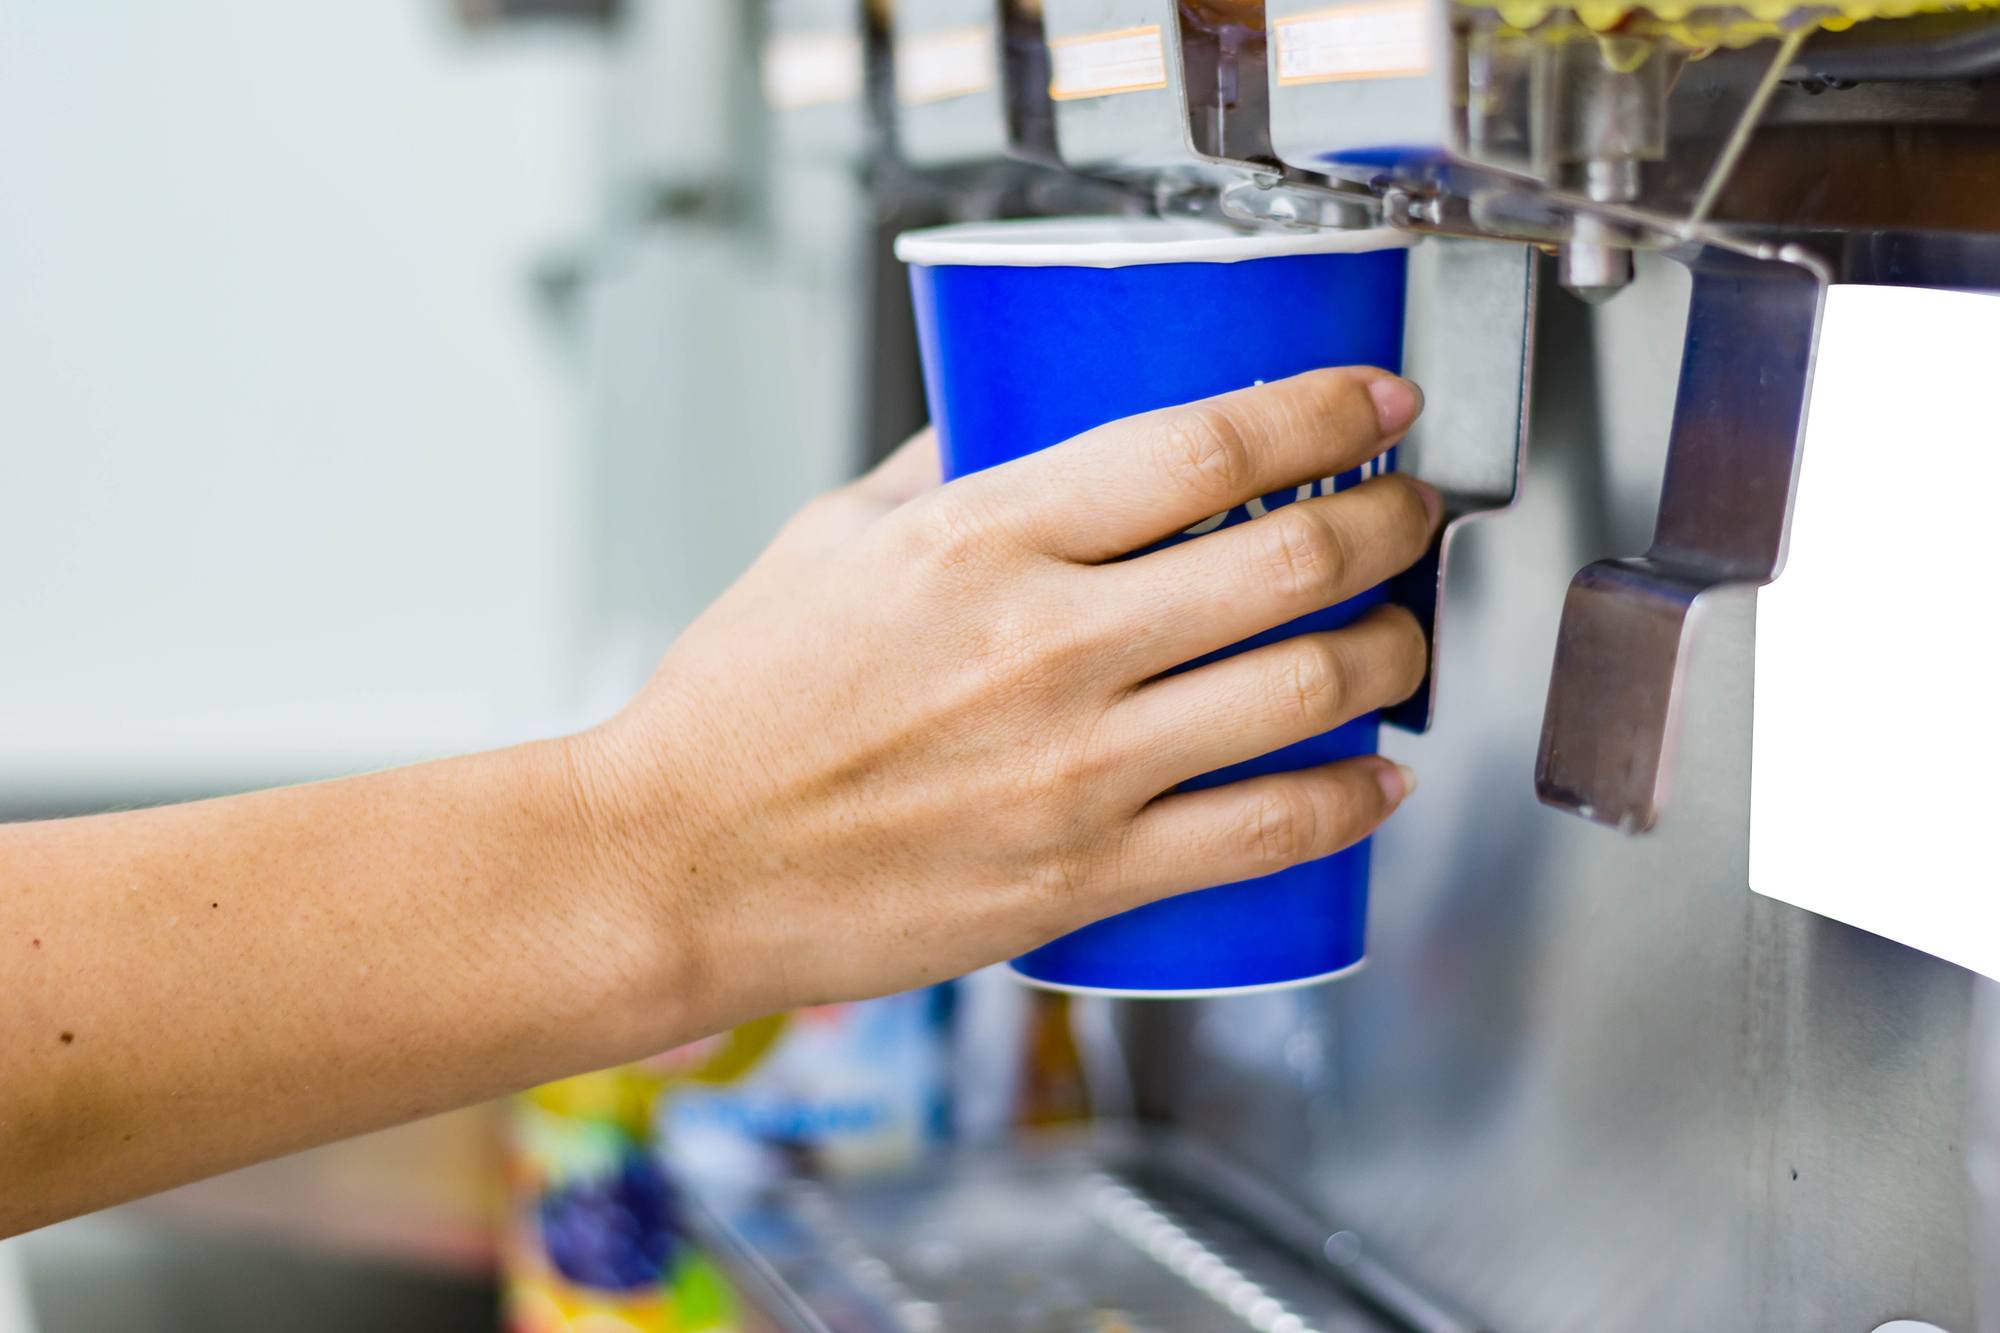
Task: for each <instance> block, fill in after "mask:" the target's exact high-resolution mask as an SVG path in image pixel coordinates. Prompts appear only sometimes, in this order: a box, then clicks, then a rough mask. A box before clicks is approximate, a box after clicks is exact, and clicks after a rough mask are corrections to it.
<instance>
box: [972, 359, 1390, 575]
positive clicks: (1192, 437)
mask: <svg viewBox="0 0 2000 1333" xmlns="http://www.w3.org/2000/svg"><path fill="white" fill-rule="evenodd" d="M1422 407H1423V395H1422V394H1421V393H1420V392H1419V391H1418V389H1417V387H1416V386H1415V385H1414V384H1411V383H1410V382H1409V381H1408V380H1405V379H1402V378H1400V377H1398V376H1396V375H1392V374H1390V373H1389V372H1388V371H1386V370H1378V369H1375V368H1373V367H1368V366H1350V367H1346V368H1344V369H1340V370H1312V371H1307V372H1306V373H1305V374H1303V375H1294V376H1292V377H1291V378H1290V379H1283V380H1275V381H1273V382H1271V383H1269V384H1260V385H1257V386H1255V387H1254V388H1249V389H1238V390H1236V391H1235V392H1234V393H1225V394H1220V395H1217V396H1216V397H1214V398H1204V399H1202V400H1200V401H1199V402H1194V403H1188V404H1186V405H1184V406H1181V407H1169V408H1162V409H1161V410H1159V411H1157V412H1146V413H1142V414H1141V415H1139V416H1134V417H1127V418H1125V419H1124V420H1122V421H1114V422H1111V423H1110V424H1109V425H1105V426H1099V427H1098V428H1097V429H1095V430H1091V431H1086V432H1085V433H1083V434H1082V435H1079V436H1077V437H1076V438H1075V439H1072V440H1067V441H1064V442H1063V443H1062V444H1058V445H1056V446H1054V447H1053V448H1049V449H1044V450H1042V451H1041V452H1040V453H1036V454H1031V455H1029V456H1028V457H1026V458H1023V459H1020V460H1018V461H1016V462H1014V463H1010V464H1007V465H1006V466H1004V467H999V468H995V469H993V470H992V471H991V472H989V473H986V474H984V480H983V481H982V483H981V485H982V488H983V489H985V490H986V499H987V501H988V503H989V504H991V505H992V506H993V507H994V510H995V511H996V512H997V513H998V514H999V515H1000V516H1001V517H1002V518H1003V519H1004V520H1011V521H1012V523H1013V524H1014V525H1015V526H1016V530H1017V531H1021V532H1024V533H1025V534H1026V535H1027V536H1028V537H1029V539H1030V540H1031V541H1032V542H1033V543H1034V544H1035V545H1036V546H1037V547H1038V548H1040V549H1041V550H1044V551H1046V552H1047V553H1049V554H1051V555H1058V556H1063V557H1066V558H1068V559H1071V560H1076V561H1079V562H1083V563H1097V562H1100V561H1104V560H1110V559H1114V558H1116V557H1118V556H1121V555H1126V554H1128V553H1130V552H1132V551H1136V550H1138V549H1140V548H1141V547H1144V546H1150V545H1151V544H1153V543H1154V542H1157V541H1160V540H1162V539H1163V538H1166V537H1170V536H1172V535H1173V534H1175V533H1177V532H1180V531H1181V530H1182V529H1184V528H1188V527H1191V526H1192V525H1194V524H1196V523H1200V522H1201V521H1202V520H1204V519H1207V518H1211V517H1213V516H1214V515H1216V514H1220V513H1224V512H1226V511H1227V510H1230V509H1232V508H1234V507H1235V506H1237V505H1240V504H1242V503H1244V502H1245V501H1246V500H1250V499H1253V498H1255V497H1257V496H1262V495H1268V494H1270V493H1271V492H1273V491H1279V490H1283V489H1285V488H1287V487H1291V486H1297V485H1299V484H1300V483H1302V482H1306V481H1311V480H1314V479H1316V478H1319V477H1328V476H1333V475H1336V474H1338V473H1341V472H1345V471H1347V470H1349V469H1350V468H1355V467H1359V466H1360V465H1361V464H1362V463H1364V462H1366V461H1367V460H1368V459H1370V458H1373V457H1375V456H1376V455H1377V454H1379V453H1381V452H1382V451H1383V450H1384V449H1386V448H1388V447H1389V446H1390V445H1391V444H1392V443H1394V442H1395V440H1396V439H1397V438H1398V437H1400V436H1401V435H1402V433H1403V432H1404V431H1405V430H1407V429H1408V428H1409V425H1410V422H1411V421H1413V420H1415V418H1416V415H1417V413H1418V412H1419V411H1421V410H1422Z"/></svg>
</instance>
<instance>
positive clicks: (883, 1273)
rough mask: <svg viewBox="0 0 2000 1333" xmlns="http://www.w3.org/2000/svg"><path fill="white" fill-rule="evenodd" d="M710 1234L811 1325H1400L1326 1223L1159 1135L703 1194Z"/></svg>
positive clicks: (1020, 1148) (1095, 1331) (987, 1329)
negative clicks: (1362, 1283)
mask: <svg viewBox="0 0 2000 1333" xmlns="http://www.w3.org/2000/svg"><path fill="white" fill-rule="evenodd" d="M1259 1213H1262V1214H1265V1216H1263V1217H1262V1218H1261V1219H1260V1218H1259V1217H1257V1216H1256V1215H1257V1214H1259ZM1274 1222H1275V1225H1274ZM705 1225H706V1228H707V1229H708V1230H709V1232H710V1234H709V1235H708V1236H707V1237H705V1239H706V1240H707V1241H708V1243H709V1245H710V1248H711V1249H712V1250H719V1251H721V1253H720V1254H719V1255H718V1257H721V1258H724V1259H725V1261H726V1260H728V1259H729V1258H731V1257H733V1258H734V1259H735V1261H736V1262H735V1263H734V1264H732V1265H731V1266H732V1267H734V1268H736V1269H737V1270H738V1273H739V1277H743V1276H754V1277H755V1278H756V1279H758V1281H757V1285H758V1286H760V1287H762V1288H764V1289H765V1295H766V1296H767V1297H775V1298H776V1299H775V1300H767V1301H766V1304H767V1305H769V1306H772V1307H774V1313H775V1307H782V1308H784V1309H786V1310H788V1311H789V1312H790V1313H791V1315H792V1316H793V1317H792V1320H791V1326H793V1327H796V1328H798V1329H801V1330H811V1331H812V1333H820V1330H825V1331H826V1333H890V1331H893V1333H1229V1330H1236V1329H1241V1330H1245V1333H1249V1331H1250V1330H1255V1331H1256V1333H1385V1331H1387V1330H1393V1329H1397V1328H1407V1327H1409V1326H1410V1325H1409V1324H1407V1323H1404V1322H1401V1321H1396V1320H1391V1319H1388V1318H1385V1317H1383V1316H1382V1315H1380V1314H1377V1313H1374V1312H1373V1310H1372V1308H1371V1306H1370V1305H1369V1304H1365V1303H1364V1301H1363V1299H1362V1298H1361V1297H1360V1295H1359V1294H1358V1293H1357V1292H1356V1290H1355V1289H1354V1288H1353V1287H1352V1286H1351V1285H1350V1284H1349V1283H1348V1281H1347V1280H1345V1277H1344V1275H1343V1270H1341V1269H1337V1268H1336V1267H1335V1266H1334V1265H1333V1264H1332V1263H1331V1262H1329V1261H1328V1260H1326V1259H1325V1258H1324V1257H1322V1251H1323V1249H1324V1247H1325V1243H1326V1238H1327V1236H1328V1235H1329V1234H1330V1230H1329V1229H1328V1228H1324V1227H1320V1226H1318V1225H1317V1224H1315V1223H1312V1222H1310V1221H1309V1220H1307V1219H1305V1218H1304V1217H1303V1215H1302V1214H1298V1213H1296V1212H1289V1211H1287V1205H1283V1204H1280V1203H1277V1202H1276V1201H1275V1200H1271V1199H1269V1198H1267V1197H1259V1194H1258V1191H1257V1190H1256V1189H1255V1187H1254V1186H1250V1187H1246V1185H1245V1183H1244V1182H1242V1181H1239V1180H1234V1179H1231V1178H1229V1176H1228V1174H1227V1172H1226V1169H1225V1168H1223V1167H1222V1166H1221V1165H1220V1164H1219V1163H1215V1162H1211V1161H1205V1160H1204V1159H1203V1158H1201V1157H1200V1156H1199V1155H1197V1154H1195V1153H1194V1152H1193V1151H1192V1150H1191V1149H1189V1148H1187V1147H1186V1146H1185V1145H1182V1144H1179V1143H1177V1142H1176V1141H1174V1140H1171V1139H1168V1138H1165V1137H1161V1136H1150V1135H1148V1136H1141V1135H1134V1134H1122V1133H1121V1134H1100V1135H1093V1136H1091V1137H1090V1138H1087V1139H1075V1138H1061V1139H1046V1140H1034V1141H1029V1142H1026V1143H1022V1144H1019V1145H1014V1146H1010V1147H1008V1148H1006V1149H1003V1150H979V1151H965V1152H959V1153H953V1154H950V1155H947V1156H943V1157H940V1158H937V1159H935V1160H933V1161H931V1162H929V1163H927V1164H926V1165H924V1166H923V1167H921V1168H918V1169H916V1170H913V1171H911V1172H910V1173H908V1174H906V1175H898V1176H896V1177H894V1178H893V1179H877V1180H872V1181H868V1182H857V1183H846V1184H821V1183H806V1182H798V1183H792V1184H789V1185H786V1186H783V1187H781V1188H779V1189H776V1190H773V1191H771V1192H770V1193H769V1194H767V1195H764V1196H762V1197H761V1198H759V1199H757V1200H755V1201H752V1202H750V1203H748V1204H739V1205H738V1206H735V1207H733V1208H731V1207H717V1206H715V1203H714V1201H710V1207H709V1208H708V1209H707V1217H706V1221H705ZM1281 1231H1282V1232H1284V1233H1286V1235H1285V1236H1283V1237H1281V1236H1280V1235H1279V1234H1277V1233H1279V1232H1281ZM1336 1248H1337V1247H1336Z"/></svg>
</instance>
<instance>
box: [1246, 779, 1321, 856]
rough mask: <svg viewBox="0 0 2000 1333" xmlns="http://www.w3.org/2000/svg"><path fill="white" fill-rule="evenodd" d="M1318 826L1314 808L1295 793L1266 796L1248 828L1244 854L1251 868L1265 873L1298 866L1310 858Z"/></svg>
mask: <svg viewBox="0 0 2000 1333" xmlns="http://www.w3.org/2000/svg"><path fill="white" fill-rule="evenodd" d="M1318 823H1319V819H1318V815H1317V812H1316V810H1315V808H1314V806H1313V805H1312V803H1311V802H1310V801H1308V800H1306V799H1304V798H1303V797H1302V796H1301V795H1300V794H1299V793H1298V792H1297V791H1296V790H1293V789H1290V788H1279V789H1276V790H1273V791H1269V792H1266V793H1264V794H1263V795H1261V796H1259V797H1258V799H1257V804H1256V807H1255V809H1253V810H1252V811H1251V818H1250V820H1249V822H1248V824H1247V825H1246V826H1245V837H1246V840H1247V844H1248V845H1247V846H1246V847H1245V848H1244V851H1245V853H1246V854H1247V856H1248V858H1249V861H1250V863H1251V865H1252V866H1253V867H1254V868H1256V869H1259V870H1262V871H1265V872H1269V871H1273V870H1282V869H1284V868H1285V867H1286V866H1293V865H1297V864H1298V863H1299V862H1301V861H1304V860H1307V859H1308V858H1309V857H1310V855H1311V851H1312V848H1313V845H1314V839H1315V838H1316V837H1317V835H1318V827H1317V826H1318Z"/></svg>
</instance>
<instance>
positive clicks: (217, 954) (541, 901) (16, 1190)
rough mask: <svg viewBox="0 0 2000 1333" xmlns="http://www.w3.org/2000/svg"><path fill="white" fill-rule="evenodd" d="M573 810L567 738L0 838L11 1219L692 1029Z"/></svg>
mask: <svg viewBox="0 0 2000 1333" xmlns="http://www.w3.org/2000/svg"><path fill="white" fill-rule="evenodd" d="M586 804H587V801H586V798H585V797H584V795H583V793H582V791H581V790H580V783H579V778H578V774H577V771H576V766H575V763H574V752H573V750H572V748H571V743H568V742H562V743H553V742H552V743H546V744H541V745H531V746H522V747H519V748H516V749H512V750H506V751H499V752H495V753H492V754H485V755H477V756H472V757H470V758H465V759H455V760H449V761H445V762H441V763H436V764H426V765H420V766H417V767H414V768H408V769H400V770H395V771H392V772H386V773H379V774H373V775H369V776H366V777H360V778H353V779H348V780H344V781H339V782H328V783H321V784H316V785H311V786H304V787H293V788H286V789H281V790H277V791H270V792H261V793H257V794H254V795H249V796H241V797H233V798H229V799H225V800H217V801H206V802H200V803H197V804H192V805H184V806H174V807H166V808H161V809H156V810H145V811H136V812H132V813H125V814H116V815H106V816H97V817H93V818H87V819H76V820H62V821H54V822H50V823H44V824H25V825H16V826H11V827H5V828H0V958H4V959H5V960H6V961H5V963H4V965H0V985H4V999H0V1235H4V1234H8V1233H11V1232H14V1231H19V1230H23V1229H26V1228H30V1227H34V1226H38V1225H41V1224H42V1223H45V1222H49V1221H53V1220H56V1219H57V1218H60V1217H63V1216H68V1215H70V1214H73V1213H77V1212H81V1211H85V1210H87V1209H91V1208H95V1207H99V1206H102V1205H103V1204H106V1203H110V1202H114V1201H117V1200H119V1199H122V1198H127V1197H132V1196H134V1195H138V1194H143V1193H148V1192H151V1191H153V1190H157V1189H160V1188H164V1187H166V1186H169V1185H172V1184H176V1183H179V1182H181V1181H184V1180H188V1179H192V1178H195V1177H198V1176H201V1175H205V1174H209V1173H212V1172H215V1171H219V1170H223V1169H226V1168H228V1167H231V1166H235V1165H239V1164H242V1163H245V1162H249V1161H255V1160H258V1159H261V1158H264V1157H269V1156H272V1155H275V1154H278V1153H283V1152H287V1151H292V1150H294V1149H297V1148H301V1147H304V1146H307V1145H310V1144H313V1143H318V1142H324V1141H327V1140H330V1139H334V1138H338V1137H342V1136H344V1135H348V1134H353V1133H358V1132H361V1131H364V1130H368V1129H372V1128H376V1127H379V1126H383V1125H388V1124H392V1123H396V1122H398V1121H402V1120H408V1119H411V1118H414V1117H417V1116H421V1115H425V1114H428V1113H431V1112H435V1111H439V1110H443V1109H445V1108H448V1107H452V1106H458V1105H463V1104H466V1103H469V1102H473V1101H476V1100H479V1099H481V1098H484V1097H488V1096H492V1095H496V1094H498V1093H501V1092H504V1091H507V1090H510V1089H514V1088H519V1087H522V1086H526V1085H528V1084H531V1083H535V1082H539V1081H542V1080H546V1079H549V1078H554V1077H558V1076H561V1075H565V1074H569V1073H574V1072H577V1071H580V1070H583V1069H589V1068H596V1067H600V1066H603V1065H607V1064H611V1063H616V1062H618V1061H620V1060H625V1059H630V1058H633V1057H635V1056H638V1055H641V1054H645V1053H649V1052H650V1051H652V1050H657V1049H660V1048H662V1047H665V1046H667V1045H671V1044H673V1043H674V1042H675V1041H677V1040H679V1039H681V1038H684V1037H688V1036H692V1035H695V1034H696V1033H698V1032H699V1031H700V1030H701V1027H702V1025H703V1022H704V1014H703V1003H702V1000H701V997H700V996H699V995H697V994H693V993H691V992H692V991H693V990H695V989H698V985H697V983H695V982H694V981H693V979H692V978H691V976H690V975H689V970H690V969H689V967H688V966H687V965H686V963H685V961H684V960H683V959H681V958H676V957H674V956H672V949H671V946H670V945H668V944H667V943H665V941H666V940H668V939H669V938H670V935H671V932H669V931H667V930H665V929H664V928H663V923H664V922H665V921H667V920H670V919H671V914H672V911H673V908H672V904H671V901H670V898H668V897H666V896H664V895H661V896H652V895H650V890H649V886H646V885H644V884H642V883H641V882H640V880H639V878H638V877H636V876H634V875H632V874H630V873H629V872H626V871H622V870H621V868H620V867H619V866H617V865H616V864H615V863H614V862H613V861H612V859H611V858H610V856H609V853H608V851H607V850H606V849H604V848H602V847H601V846H600V843H599V841H598V840H596V839H594V838H593V837H592V836H591V834H590V832H589V830H588V829H587V828H586V827H585V826H584V825H585V823H586V821H585V818H584V814H583V810H584V807H585V805H586ZM649 898H650V900H649Z"/></svg>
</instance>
